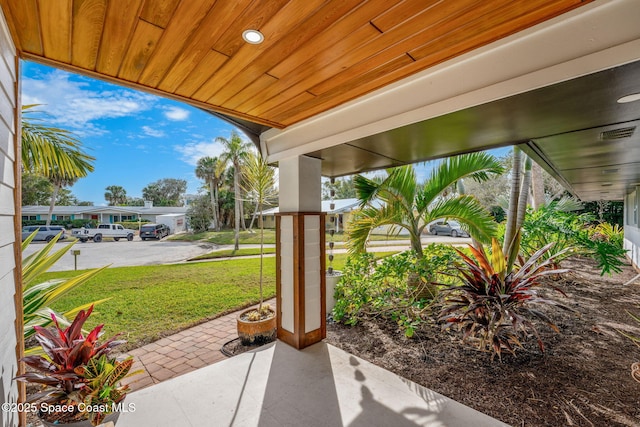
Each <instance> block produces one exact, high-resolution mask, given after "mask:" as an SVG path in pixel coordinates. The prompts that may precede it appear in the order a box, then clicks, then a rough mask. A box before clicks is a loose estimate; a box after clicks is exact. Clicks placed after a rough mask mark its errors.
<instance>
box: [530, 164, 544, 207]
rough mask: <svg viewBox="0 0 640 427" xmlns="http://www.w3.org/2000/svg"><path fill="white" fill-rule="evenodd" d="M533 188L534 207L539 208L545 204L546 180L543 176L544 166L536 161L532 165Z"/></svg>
mask: <svg viewBox="0 0 640 427" xmlns="http://www.w3.org/2000/svg"><path fill="white" fill-rule="evenodd" d="M531 190H532V193H533V203H532V206H533V209H534V210H538V209H540V208H541V207H542V206H544V204H545V200H544V180H543V178H542V167H541V166H540V165H539V164H537V163H535V162H534V163H533V164H532V165H531Z"/></svg>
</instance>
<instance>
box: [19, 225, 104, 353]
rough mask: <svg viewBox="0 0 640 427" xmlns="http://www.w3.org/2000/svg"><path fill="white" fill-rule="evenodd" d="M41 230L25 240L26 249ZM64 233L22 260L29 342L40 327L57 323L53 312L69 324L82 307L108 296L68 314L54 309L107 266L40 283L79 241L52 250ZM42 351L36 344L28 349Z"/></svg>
mask: <svg viewBox="0 0 640 427" xmlns="http://www.w3.org/2000/svg"><path fill="white" fill-rule="evenodd" d="M36 233H37V232H33V233H32V234H31V235H30V236H29V237H28V238H27V239H25V241H24V242H22V252H23V253H24V251H25V249H26V248H27V247H28V246H29V244H30V243H31V241H32V240H33V238H34V237H35V235H36ZM59 237H60V235H58V236H56V237H54V238H53V239H52V240H51V241H50V242H49V243H47V244H46V245H45V246H44V247H43V248H42V249H40V250H39V251H36V252H34V253H32V254H31V255H28V256H25V257H24V258H23V261H22V286H23V288H24V291H23V293H22V305H23V313H24V339H25V341H28V340H29V339H30V338H31V337H32V336H33V335H34V334H35V333H36V328H37V327H40V328H43V327H47V326H49V325H51V323H52V322H53V318H52V315H55V317H56V318H57V319H58V322H59V323H61V324H62V325H68V324H69V321H68V320H67V319H68V318H71V317H73V316H75V315H76V314H77V313H78V312H80V311H81V310H86V309H87V308H88V307H89V306H92V305H95V304H99V303H101V302H104V301H106V299H103V300H99V301H94V302H93V303H88V304H83V305H80V306H78V307H74V308H72V309H69V310H66V311H65V312H64V313H57V312H55V311H54V310H52V309H51V308H50V306H51V305H52V304H54V303H55V302H56V301H57V300H58V299H60V298H61V297H62V296H63V295H65V294H66V293H67V292H69V291H71V290H72V289H74V288H76V287H78V286H80V285H82V284H83V283H85V282H87V281H88V280H89V279H91V278H92V277H94V276H96V275H97V274H98V273H100V272H101V271H102V270H104V269H105V268H106V267H102V268H98V269H94V270H88V271H86V272H84V273H82V274H80V275H78V276H75V277H73V278H69V279H52V280H47V281H44V282H42V283H37V282H38V280H39V278H40V277H41V275H42V274H43V273H44V272H46V271H47V270H48V269H49V268H50V267H51V266H52V265H53V264H55V263H56V262H57V261H58V260H59V259H60V258H62V256H63V255H65V254H66V253H68V252H69V250H70V249H71V248H72V247H73V245H74V244H75V242H73V243H70V244H68V245H65V246H64V247H62V248H61V249H59V250H57V251H55V252H53V253H51V251H52V249H53V248H54V246H55V244H56V242H57V241H58V238H59ZM38 351H40V348H39V347H32V348H29V349H27V350H26V353H27V354H35V353H37V352H38Z"/></svg>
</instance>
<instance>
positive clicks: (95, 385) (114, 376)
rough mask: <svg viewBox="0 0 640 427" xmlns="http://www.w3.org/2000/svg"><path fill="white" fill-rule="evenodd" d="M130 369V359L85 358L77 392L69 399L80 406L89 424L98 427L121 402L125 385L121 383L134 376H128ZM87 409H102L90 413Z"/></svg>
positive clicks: (126, 386) (126, 389)
mask: <svg viewBox="0 0 640 427" xmlns="http://www.w3.org/2000/svg"><path fill="white" fill-rule="evenodd" d="M132 366H133V357H128V358H126V359H124V360H122V361H119V360H117V359H116V358H114V357H108V356H107V355H106V354H103V355H102V356H100V357H93V358H91V359H89V361H88V362H87V364H86V366H84V367H81V370H80V372H81V376H82V377H83V378H84V384H83V386H82V388H81V389H80V390H79V391H77V392H75V393H72V395H71V399H72V400H73V401H74V402H75V403H78V404H80V403H83V404H84V405H83V406H82V407H80V408H81V411H82V413H84V415H85V417H86V418H87V419H88V420H89V421H91V424H92V425H94V426H97V425H100V424H101V423H102V422H103V421H104V419H105V417H106V416H107V415H108V414H109V413H111V412H112V410H113V409H114V408H117V405H118V404H121V402H122V401H123V400H124V398H125V397H126V395H127V392H128V391H129V386H128V385H122V384H121V381H122V380H123V379H125V378H126V377H127V376H129V375H133V374H135V373H136V372H134V373H130V371H131V367H132ZM87 408H105V409H104V410H102V411H94V410H87Z"/></svg>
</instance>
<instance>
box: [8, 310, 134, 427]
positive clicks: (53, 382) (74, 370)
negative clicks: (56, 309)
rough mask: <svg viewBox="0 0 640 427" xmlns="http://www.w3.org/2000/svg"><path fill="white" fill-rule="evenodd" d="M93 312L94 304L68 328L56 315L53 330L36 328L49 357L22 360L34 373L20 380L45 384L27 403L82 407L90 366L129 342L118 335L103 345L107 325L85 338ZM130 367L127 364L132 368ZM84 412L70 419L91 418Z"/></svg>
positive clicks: (99, 327) (72, 414)
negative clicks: (83, 330) (86, 323)
mask: <svg viewBox="0 0 640 427" xmlns="http://www.w3.org/2000/svg"><path fill="white" fill-rule="evenodd" d="M92 311H93V305H92V306H91V307H90V308H89V309H88V310H87V311H84V310H82V311H80V312H79V313H78V314H77V316H76V317H75V319H74V320H73V322H72V323H71V325H69V327H67V328H66V329H62V328H61V327H60V325H59V323H58V319H57V318H56V317H55V315H52V319H53V323H54V326H53V327H51V328H42V327H39V326H36V327H35V328H36V339H37V340H38V343H39V344H40V345H41V346H42V349H43V350H44V353H45V354H46V357H45V356H40V355H37V356H28V357H25V358H23V359H22V361H23V362H25V364H26V365H27V366H29V367H30V368H32V370H33V371H34V372H27V373H25V374H22V375H19V376H18V377H16V379H17V380H18V381H24V382H28V383H33V384H38V385H41V386H43V390H41V391H40V392H38V393H34V394H32V395H30V396H29V398H28V399H27V402H29V403H31V402H39V403H41V404H48V405H70V406H78V405H77V404H78V403H79V397H82V395H83V393H84V392H85V391H87V390H88V389H87V385H88V384H89V383H90V382H89V381H88V379H87V378H85V373H86V370H87V366H89V367H90V366H93V365H92V363H93V362H94V361H95V360H102V359H103V358H104V357H106V356H107V355H108V354H109V353H110V352H111V350H112V349H113V348H114V347H116V346H118V345H120V344H123V343H124V342H125V341H123V340H116V338H117V335H116V336H114V337H112V338H110V339H108V340H106V341H104V342H102V343H100V342H99V341H98V339H99V338H100V336H101V335H102V328H103V326H104V325H98V326H96V327H95V328H94V329H93V330H91V331H90V332H89V333H88V334H86V336H85V335H84V334H83V332H82V327H83V325H84V323H85V322H86V320H87V318H88V317H89V316H90V315H91V312H92ZM110 360H112V361H113V359H110ZM130 365H131V364H130V363H127V366H128V368H130V367H131V366H130ZM128 370H129V369H127V373H128ZM80 401H81V400H80ZM82 412H83V411H81V410H80V409H78V410H77V411H74V412H72V413H71V414H70V415H69V416H73V417H75V419H78V418H80V419H81V418H88V414H85V413H82ZM65 421H67V420H65Z"/></svg>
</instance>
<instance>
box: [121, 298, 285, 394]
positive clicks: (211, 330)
mask: <svg viewBox="0 0 640 427" xmlns="http://www.w3.org/2000/svg"><path fill="white" fill-rule="evenodd" d="M266 302H267V303H268V304H269V305H271V307H272V308H275V298H274V299H271V300H269V301H266ZM243 310H244V309H243ZM237 316H238V312H235V313H230V314H227V315H225V316H222V317H218V318H217V319H214V320H211V321H209V322H206V323H202V324H200V325H197V326H194V327H193V328H190V329H185V330H184V331H181V332H178V333H177V334H174V335H171V336H168V337H165V338H162V339H160V340H158V341H156V342H154V343H151V344H147V345H145V346H143V347H139V348H136V349H135V350H132V351H130V352H129V354H130V355H131V356H133V357H134V360H135V363H134V365H133V369H132V371H133V370H138V369H142V370H144V373H140V374H137V375H134V376H132V377H130V378H128V379H127V381H125V382H128V383H129V387H130V388H131V390H132V391H135V390H140V389H141V388H144V387H147V386H150V385H153V384H157V383H159V382H162V381H166V380H168V379H169V378H173V377H176V376H178V375H182V374H185V373H187V372H191V371H194V370H196V369H198V368H202V367H203V366H207V365H211V364H213V363H216V362H219V361H221V360H224V359H226V356H225V355H224V354H222V352H221V351H220V349H221V348H222V346H223V344H224V343H226V342H227V341H230V340H232V339H234V338H237V337H238V334H237V331H236V317H237Z"/></svg>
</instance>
